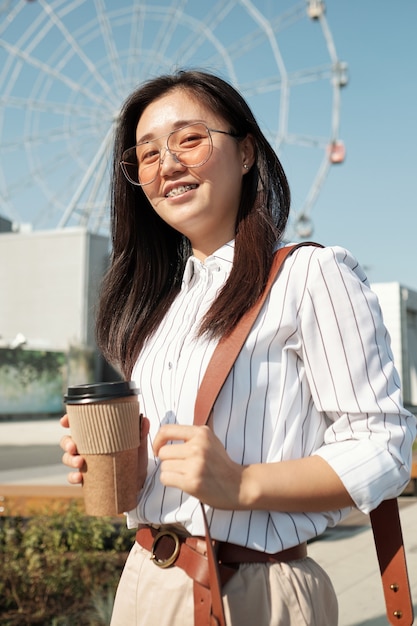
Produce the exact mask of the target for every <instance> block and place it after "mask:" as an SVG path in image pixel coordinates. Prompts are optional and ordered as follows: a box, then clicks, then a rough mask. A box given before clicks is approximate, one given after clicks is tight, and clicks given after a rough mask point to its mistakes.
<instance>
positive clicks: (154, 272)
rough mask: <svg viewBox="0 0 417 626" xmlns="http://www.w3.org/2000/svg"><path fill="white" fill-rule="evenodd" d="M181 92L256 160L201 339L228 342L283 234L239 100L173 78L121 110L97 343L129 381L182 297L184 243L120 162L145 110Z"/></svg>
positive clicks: (283, 194) (211, 86) (258, 139)
mask: <svg viewBox="0 0 417 626" xmlns="http://www.w3.org/2000/svg"><path fill="white" fill-rule="evenodd" d="M178 89H180V90H185V91H187V92H189V93H190V95H192V96H194V97H196V98H197V99H198V101H199V102H202V103H203V104H204V105H206V106H207V107H208V108H209V109H210V110H212V111H213V112H214V113H215V114H216V115H220V116H221V117H222V118H224V120H225V121H226V122H227V123H228V124H229V125H230V130H231V131H232V132H234V133H236V135H237V136H239V137H246V136H247V135H248V134H251V135H252V137H253V140H254V144H255V151H256V160H255V163H254V165H253V166H252V168H251V169H250V171H249V172H248V173H247V174H245V176H243V177H242V179H243V180H242V193H241V201H240V207H239V210H238V214H237V221H236V234H235V256H234V261H233V268H232V271H231V273H230V276H229V278H228V280H227V282H226V283H225V285H224V286H223V289H222V290H221V292H220V293H219V295H218V296H217V298H216V300H215V302H214V303H213V304H212V306H211V308H210V310H209V311H208V313H207V315H206V316H205V318H204V319H203V320H202V323H201V326H200V334H205V333H206V334H209V335H210V336H211V337H216V338H220V337H221V336H223V335H225V334H227V333H229V332H230V331H231V330H232V329H233V328H234V326H235V325H236V324H237V322H238V321H239V320H240V318H241V317H242V315H243V314H244V313H245V311H246V310H247V309H248V308H249V307H250V306H252V304H253V303H254V302H255V301H256V300H257V299H258V297H259V296H260V294H261V293H262V291H263V289H264V287H265V284H266V281H267V277H268V273H269V270H270V267H271V263H272V250H273V246H274V243H275V242H276V241H277V240H279V239H280V238H281V237H282V235H283V232H284V229H285V226H286V223H287V219H288V212H289V205H290V192H289V187H288V182H287V178H286V176H285V173H284V171H283V169H282V166H281V163H280V161H279V159H278V157H277V155H276V154H275V152H274V150H273V149H272V147H271V146H270V144H269V142H268V141H267V139H266V138H265V136H264V135H263V133H262V131H261V129H260V128H259V126H258V124H257V122H256V120H255V118H254V116H253V114H252V112H251V110H250V108H249V107H248V105H247V103H246V102H245V100H244V99H243V98H242V96H241V95H240V94H239V93H238V92H237V91H236V90H235V89H234V88H233V87H232V86H231V85H229V84H228V83H227V82H225V81H224V80H222V79H221V78H219V77H217V76H214V75H212V74H208V73H205V72H198V71H180V72H177V73H176V74H173V75H167V76H161V77H159V78H156V79H154V80H150V81H148V82H146V83H145V84H144V85H142V86H141V87H140V88H139V89H137V90H136V91H135V92H134V93H133V94H132V95H131V96H130V97H129V98H128V99H127V101H126V102H125V104H124V106H123V108H122V111H121V114H120V119H119V123H118V127H117V130H116V137H115V145H114V163H113V179H112V188H111V236H112V256H111V262H110V267H109V270H108V272H107V274H106V276H105V277H104V280H103V284H102V290H101V296H100V301H99V308H98V316H97V324H96V335H97V343H98V346H99V348H100V350H101V352H102V354H103V356H104V357H105V358H106V359H107V360H108V361H109V362H110V363H112V364H113V365H115V366H116V367H118V368H119V369H120V370H121V371H122V373H123V375H124V376H125V377H126V378H129V377H130V375H131V372H132V369H133V366H134V363H135V361H136V359H137V357H138V354H139V352H140V350H141V348H142V346H143V344H144V342H145V340H146V339H147V338H148V337H150V336H151V335H152V333H153V332H154V331H155V330H156V328H157V327H158V325H159V324H160V322H161V320H162V319H163V317H164V316H165V314H166V313H167V311H168V309H169V307H170V306H171V304H172V302H173V300H174V298H175V296H176V295H177V294H178V291H179V289H180V287H181V280H182V275H183V271H184V267H185V263H186V261H187V259H188V257H189V256H190V254H191V253H192V251H191V246H190V242H189V240H188V239H187V238H186V237H185V236H183V235H182V234H181V233H179V232H177V231H176V230H174V229H173V228H172V227H170V226H168V225H167V224H166V223H165V222H164V221H163V220H162V219H161V218H160V217H159V216H158V215H157V213H156V212H155V211H154V210H153V208H152V206H151V205H150V203H149V202H148V200H147V198H146V196H145V194H144V193H143V191H142V189H141V188H140V187H135V186H133V185H132V184H130V183H129V182H128V181H127V180H126V179H125V177H124V175H123V173H122V171H121V168H120V165H119V163H120V160H121V155H122V153H123V151H124V150H126V148H128V147H130V146H131V145H132V144H133V143H134V141H135V132H136V126H137V124H138V121H139V118H140V117H141V115H142V113H143V111H144V109H145V108H146V107H147V106H148V105H149V104H150V103H152V102H153V101H154V100H156V99H157V98H160V97H161V96H163V95H166V94H167V93H168V92H171V91H173V90H178Z"/></svg>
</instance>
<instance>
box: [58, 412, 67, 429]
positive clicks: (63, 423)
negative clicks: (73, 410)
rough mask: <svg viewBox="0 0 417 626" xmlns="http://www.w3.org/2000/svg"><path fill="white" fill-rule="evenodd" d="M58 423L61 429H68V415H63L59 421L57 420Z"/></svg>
mask: <svg viewBox="0 0 417 626" xmlns="http://www.w3.org/2000/svg"><path fill="white" fill-rule="evenodd" d="M59 423H60V424H61V426H62V427H63V428H69V419H68V415H63V416H62V417H61V419H60V420H59Z"/></svg>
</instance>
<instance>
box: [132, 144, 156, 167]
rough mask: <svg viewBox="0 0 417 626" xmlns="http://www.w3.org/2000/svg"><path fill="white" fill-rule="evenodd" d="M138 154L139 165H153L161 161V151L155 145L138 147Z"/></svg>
mask: <svg viewBox="0 0 417 626" xmlns="http://www.w3.org/2000/svg"><path fill="white" fill-rule="evenodd" d="M136 154H137V159H138V163H139V164H143V165H151V164H152V163H155V161H157V160H158V159H159V149H158V148H157V147H156V146H155V145H154V144H144V145H142V146H137V148H136Z"/></svg>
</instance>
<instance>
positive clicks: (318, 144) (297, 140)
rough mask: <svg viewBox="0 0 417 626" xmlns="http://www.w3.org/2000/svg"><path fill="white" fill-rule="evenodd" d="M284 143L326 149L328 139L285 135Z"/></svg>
mask: <svg viewBox="0 0 417 626" xmlns="http://www.w3.org/2000/svg"><path fill="white" fill-rule="evenodd" d="M285 143H286V144H288V145H293V146H302V147H305V148H326V147H327V146H328V144H329V139H328V138H326V137H314V136H312V135H298V134H297V135H295V134H291V133H287V135H286V136H285Z"/></svg>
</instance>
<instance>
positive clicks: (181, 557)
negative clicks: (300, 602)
mask: <svg viewBox="0 0 417 626" xmlns="http://www.w3.org/2000/svg"><path fill="white" fill-rule="evenodd" d="M136 541H137V542H138V544H139V545H141V546H142V547H143V548H145V550H148V551H149V552H150V553H151V557H150V558H151V559H152V560H153V562H154V563H155V565H156V566H158V567H161V568H166V567H171V566H172V565H175V566H176V567H180V568H181V569H182V570H183V571H184V572H185V573H186V574H187V575H188V576H189V577H190V578H192V579H193V581H194V612H195V624H198V625H199V626H202V625H203V624H204V625H205V624H210V623H212V622H211V621H210V620H211V618H210V612H211V592H210V588H211V584H212V581H211V580H210V575H209V567H208V559H207V546H206V540H205V538H204V537H187V536H186V537H184V536H180V535H178V534H177V533H176V532H175V530H170V529H157V528H153V527H151V526H140V527H139V529H138V531H137V533H136ZM215 551H216V554H217V561H218V571H219V575H220V581H221V584H222V585H224V584H225V583H226V582H227V581H228V580H230V578H231V577H232V576H233V574H234V573H235V572H236V570H237V569H238V567H239V564H240V563H287V562H288V561H294V560H297V559H302V558H305V557H306V556H307V544H306V543H302V544H300V545H298V546H294V547H293V548H289V549H288V550H283V551H282V552H276V553H275V554H268V553H266V552H259V551H258V550H252V549H251V548H244V547H243V546H238V545H236V544H233V543H226V542H221V541H219V542H215Z"/></svg>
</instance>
